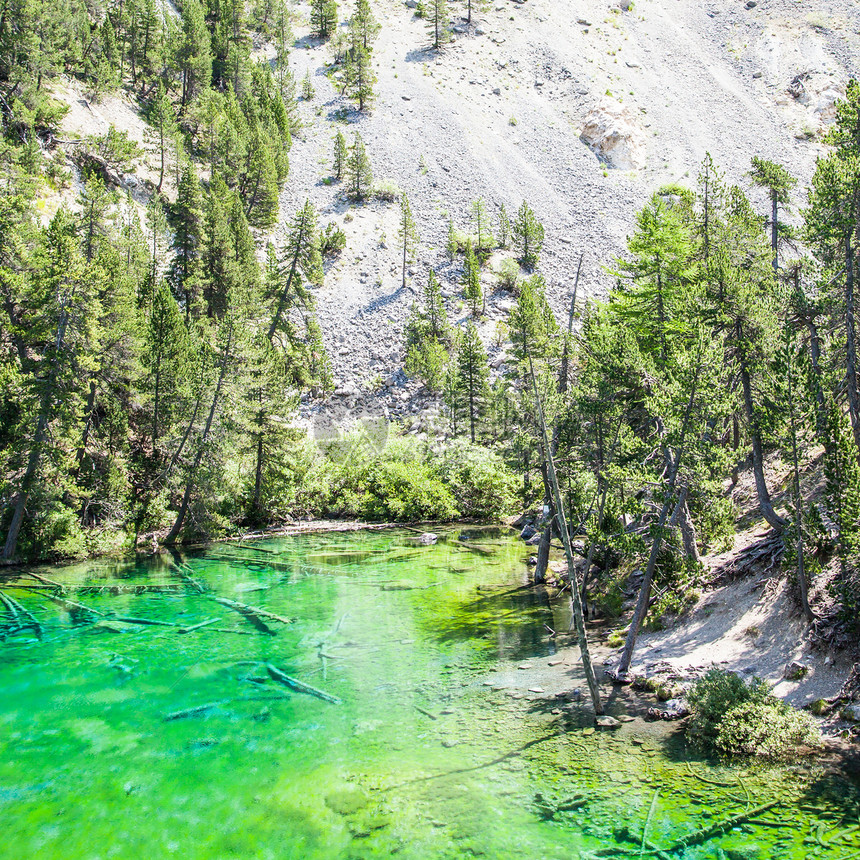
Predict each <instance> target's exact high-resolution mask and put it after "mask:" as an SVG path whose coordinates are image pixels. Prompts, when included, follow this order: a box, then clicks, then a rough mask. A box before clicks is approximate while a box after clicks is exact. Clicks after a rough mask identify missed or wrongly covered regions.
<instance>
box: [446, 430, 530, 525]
mask: <svg viewBox="0 0 860 860" xmlns="http://www.w3.org/2000/svg"><path fill="white" fill-rule="evenodd" d="M433 463H434V466H435V468H436V471H437V473H438V474H439V475H441V476H442V480H443V481H444V482H445V484H446V485H447V486H448V487H449V488H450V490H451V493H452V494H453V496H454V498H455V499H456V500H457V506H458V507H459V508H460V514H461V515H462V516H464V517H474V518H476V519H499V518H500V517H502V516H503V515H504V514H506V513H510V512H511V511H512V510H513V509H514V507H515V505H516V489H517V481H516V478H515V476H514V474H513V472H511V471H510V469H508V467H507V466H506V465H505V464H504V463H503V462H502V460H501V458H500V457H499V456H498V455H497V454H495V453H494V452H492V451H489V450H487V449H486V448H483V447H481V446H480V445H472V444H471V443H470V442H467V441H466V440H465V439H456V440H454V441H452V442H451V443H450V444H449V445H448V446H447V447H446V448H445V449H444V450H443V451H442V452H441V453H438V454H437V455H436V456H435V457H434V459H433Z"/></svg>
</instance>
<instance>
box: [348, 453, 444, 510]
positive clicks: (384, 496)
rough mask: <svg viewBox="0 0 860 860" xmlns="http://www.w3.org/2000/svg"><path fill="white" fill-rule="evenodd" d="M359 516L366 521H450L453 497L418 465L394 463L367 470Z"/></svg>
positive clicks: (438, 481) (431, 474)
mask: <svg viewBox="0 0 860 860" xmlns="http://www.w3.org/2000/svg"><path fill="white" fill-rule="evenodd" d="M361 515H362V516H363V517H365V518H366V519H368V520H395V521H398V522H400V521H406V522H414V521H416V520H452V519H454V518H456V517H457V516H458V511H457V506H456V504H455V502H454V497H453V496H452V495H451V493H450V491H449V490H448V488H447V487H446V486H445V485H444V484H443V483H442V481H441V480H439V478H438V477H437V476H436V475H434V474H433V473H432V472H431V470H430V469H429V468H428V467H427V466H426V465H424V464H423V463H422V464H415V463H404V462H398V461H392V462H382V463H377V464H375V465H374V466H372V467H371V469H370V472H369V474H368V479H367V490H366V491H365V494H364V497H363V498H362V505H361Z"/></svg>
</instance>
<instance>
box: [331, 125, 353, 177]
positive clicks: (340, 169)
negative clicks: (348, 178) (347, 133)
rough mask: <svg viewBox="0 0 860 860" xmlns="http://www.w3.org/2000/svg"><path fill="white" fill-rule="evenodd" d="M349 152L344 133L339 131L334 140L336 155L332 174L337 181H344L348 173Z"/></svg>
mask: <svg viewBox="0 0 860 860" xmlns="http://www.w3.org/2000/svg"><path fill="white" fill-rule="evenodd" d="M348 158H349V152H348V150H347V147H346V138H345V137H344V136H343V132H342V131H340V130H338V133H337V135H336V136H335V139H334V155H333V156H332V173H333V174H334V177H335V179H343V177H344V174H345V173H346V167H347V159H348Z"/></svg>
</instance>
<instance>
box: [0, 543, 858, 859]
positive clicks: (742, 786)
mask: <svg viewBox="0 0 860 860" xmlns="http://www.w3.org/2000/svg"><path fill="white" fill-rule="evenodd" d="M457 534H458V533H457V532H451V533H450V534H449V535H447V536H444V537H443V539H442V540H441V541H440V542H439V543H438V544H437V545H436V546H431V547H423V546H419V545H417V544H416V542H415V539H414V538H415V536H414V535H413V534H411V533H408V532H401V531H385V532H367V533H348V534H319V535H305V536H300V537H292V538H278V539H270V540H265V541H260V542H256V543H253V544H250V543H246V544H243V545H241V546H239V545H230V544H222V545H217V546H212V547H210V548H208V549H206V550H202V551H199V552H193V553H187V554H182V555H179V554H177V555H174V556H170V555H161V556H158V557H156V558H154V559H148V560H141V561H137V562H124V563H116V562H113V563H89V564H85V565H78V566H75V567H71V568H62V569H46V568H39V569H38V572H39V573H40V574H42V575H43V576H47V577H50V578H52V579H57V580H58V581H62V582H63V583H65V584H66V585H67V588H66V591H65V593H64V596H65V598H66V599H67V600H69V601H74V602H76V603H79V604H80V605H81V606H82V607H86V608H87V609H91V610H94V613H89V612H87V611H86V609H81V608H79V607H75V606H72V605H70V604H68V603H66V604H58V603H56V602H52V601H51V600H50V599H49V598H48V596H47V595H49V594H50V593H51V591H50V589H48V588H44V589H31V590H23V589H18V588H15V587H10V586H8V585H4V586H2V590H3V592H4V593H5V594H7V595H8V596H9V597H12V598H14V599H15V600H17V601H18V602H19V603H20V605H21V606H22V607H24V608H25V609H27V610H29V611H30V612H31V613H32V614H33V616H34V617H35V618H36V619H37V620H38V622H39V624H40V626H41V630H40V631H37V630H35V629H34V628H33V627H30V628H27V629H16V628H17V627H19V626H20V625H21V624H22V623H25V622H26V619H24V620H23V621H22V617H21V615H20V614H19V615H18V617H17V620H15V617H14V613H13V612H11V611H7V612H6V613H5V614H0V637H2V638H4V639H5V641H0V657H1V658H2V662H0V691H2V693H0V815H2V820H3V822H4V827H3V842H2V845H3V847H2V848H0V856H3V857H9V858H16V860H17V858H64V860H76V858H113V857H117V858H141V857H146V858H161V857H171V856H177V857H184V858H226V857H249V858H250V857H253V858H297V860H298V859H299V858H301V860H316V858H319V860H323V858H372V857H380V858H386V857H402V858H415V860H419V858H460V857H471V856H482V857H489V858H522V857H540V858H546V860H552V858H558V860H562V858H564V860H570V858H575V857H583V858H585V857H590V856H592V855H593V852H598V856H608V857H624V856H636V857H638V856H643V857H649V856H659V855H656V854H655V853H653V852H654V851H655V850H656V849H658V848H659V849H663V850H665V851H666V852H667V856H671V857H675V858H685V860H693V858H731V860H738V858H741V860H744V858H746V860H754V858H761V860H764V858H819V857H820V858H834V860H835V858H842V860H847V858H853V857H855V856H856V857H858V858H860V830H858V825H860V818H858V813H860V794H858V791H857V787H856V786H855V785H854V784H853V783H852V782H851V781H850V780H847V779H843V778H837V777H834V776H828V775H825V774H824V773H823V772H821V771H820V769H816V768H815V767H814V766H807V767H801V766H799V765H792V766H783V767H762V766H753V765H750V764H748V763H742V764H739V765H730V764H726V763H720V762H708V761H705V760H703V759H702V757H701V756H700V755H698V754H697V753H696V752H695V750H691V749H688V748H687V747H686V745H685V744H684V742H683V739H682V738H681V737H679V736H678V735H677V734H672V733H671V732H668V733H667V732H666V731H663V730H662V729H659V728H658V729H657V730H655V728H654V727H653V726H649V725H647V724H645V723H643V722H642V721H641V720H639V719H637V720H635V721H633V722H629V723H625V724H624V725H623V726H622V728H621V729H620V730H618V731H616V732H614V733H608V732H600V731H598V732H594V733H591V732H589V730H588V729H589V727H590V726H591V725H592V718H591V716H590V715H589V714H588V712H587V709H586V707H585V704H584V703H581V702H579V701H577V698H576V696H575V695H574V694H572V693H571V694H570V695H563V696H561V697H555V696H553V697H548V696H547V695H542V694H539V693H528V692H527V691H526V690H525V689H499V687H500V686H503V685H500V684H499V683H497V681H498V678H499V677H500V676H499V674H498V672H499V671H500V670H503V671H507V673H508V675H510V674H511V673H512V672H513V674H514V676H516V668H515V667H516V666H517V665H518V664H521V663H522V662H523V661H526V660H528V661H531V662H532V663H534V664H535V665H546V663H547V662H548V661H549V660H551V659H552V656H553V654H554V653H555V650H556V644H555V643H556V641H557V640H556V639H555V638H553V636H552V630H559V631H561V630H566V628H567V622H568V619H567V617H566V614H565V602H564V601H563V600H562V601H558V602H551V601H550V600H549V598H548V597H547V595H546V593H545V592H543V591H538V590H535V589H531V588H524V587H523V586H524V583H525V582H526V567H525V560H526V558H527V556H528V548H526V547H524V546H523V544H522V543H521V542H519V541H517V540H516V539H515V538H513V537H512V536H510V535H509V534H508V533H507V532H501V531H494V530H475V531H474V533H473V539H472V540H470V541H466V542H464V541H460V540H458V539H457ZM16 581H24V579H23V578H20V577H19V578H18V579H17V580H16ZM197 586H200V588H202V589H205V593H203V594H201V593H198V589H197ZM143 587H146V588H148V589H152V588H153V587H155V588H156V589H157V590H143ZM216 596H217V597H223V598H227V599H229V600H233V601H238V602H241V603H243V604H247V605H251V606H254V607H259V608H263V609H265V610H267V611H268V612H270V613H272V614H274V615H277V616H280V617H282V618H286V619H288V620H291V622H292V623H290V624H289V625H285V624H282V623H280V622H278V621H275V620H272V619H268V620H266V619H264V621H265V623H266V624H267V625H268V626H269V627H270V628H271V630H272V631H273V632H274V633H275V635H268V634H267V633H265V632H261V631H260V630H258V629H256V628H255V626H253V624H252V623H250V622H249V621H248V620H247V619H246V618H244V617H243V616H242V615H240V614H238V613H236V612H235V611H233V610H232V609H231V608H229V607H227V606H224V605H221V604H219V603H217V602H216V601H215V600H214V597H216ZM2 611H3V607H0V612H2ZM95 613H102V614H101V615H97V614H95ZM122 617H126V618H128V617H131V618H137V619H145V620H154V621H166V622H170V623H171V624H173V625H177V626H144V625H140V624H127V623H124V622H118V621H117V620H116V619H117V618H122ZM212 619H219V620H217V621H215V622H214V623H213V624H211V625H209V626H207V627H202V628H199V629H197V630H195V631H191V632H188V633H184V634H183V633H179V632H178V630H179V629H180V628H184V627H191V626H193V625H196V624H199V623H202V622H205V621H210V620H212ZM36 633H40V634H41V638H39V637H38V636H37V635H36ZM268 665H272V666H274V667H277V668H278V669H279V670H281V671H282V672H284V673H286V674H287V675H289V676H290V677H292V678H295V679H297V680H299V681H302V682H304V683H305V684H308V685H311V686H313V687H314V688H315V689H318V690H320V691H323V692H324V693H325V694H327V695H328V696H331V697H334V698H336V699H338V700H339V703H338V704H335V703H332V702H330V701H326V700H323V699H320V698H316V697H314V696H311V695H307V694H303V693H298V692H295V691H292V690H290V689H288V688H286V687H284V686H283V685H282V684H280V683H278V682H277V681H276V680H274V679H273V678H272V677H271V674H270V672H269V671H268V669H267V666H268ZM578 684H579V681H578V680H577V678H576V677H574V676H573V675H572V676H571V679H570V690H571V691H572V690H573V688H575V687H577V686H578ZM513 686H516V685H513ZM202 706H209V707H207V708H205V709H203V708H202ZM197 707H201V710H199V711H197V712H192V713H188V714H187V715H185V716H182V715H181V712H183V711H185V712H188V711H190V709H193V708H197ZM609 709H610V712H611V713H622V712H624V710H625V705H624V703H623V702H622V701H620V700H613V701H611V702H610V708H609ZM168 717H177V718H174V719H166V718H168ZM771 803H775V805H773V806H771V807H769V808H768V809H766V810H764V811H763V812H760V813H758V814H755V815H750V813H752V812H755V810H757V809H759V808H760V807H763V806H765V805H767V804H771ZM733 818H738V819H741V818H745V819H748V820H738V822H737V824H736V825H735V826H733V827H729V828H727V832H725V833H720V834H717V835H715V836H713V837H712V838H709V839H706V840H704V841H702V842H701V844H690V845H688V846H685V845H683V844H681V840H682V839H684V838H687V839H688V840H690V838H691V837H694V836H695V835H696V834H700V833H701V832H702V831H703V830H704V829H705V828H708V827H710V826H711V825H714V824H718V823H721V822H724V821H727V820H729V819H733ZM643 831H644V833H643ZM664 856H665V855H664Z"/></svg>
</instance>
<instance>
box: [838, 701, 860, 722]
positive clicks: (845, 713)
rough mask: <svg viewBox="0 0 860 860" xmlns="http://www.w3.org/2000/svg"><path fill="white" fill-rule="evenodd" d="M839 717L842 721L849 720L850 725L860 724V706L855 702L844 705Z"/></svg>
mask: <svg viewBox="0 0 860 860" xmlns="http://www.w3.org/2000/svg"><path fill="white" fill-rule="evenodd" d="M840 716H841V717H842V719H843V720H851V722H852V723H860V705H858V704H857V703H856V702H852V703H851V704H850V705H846V706H845V707H844V708H843V709H842V711H841V712H840Z"/></svg>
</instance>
